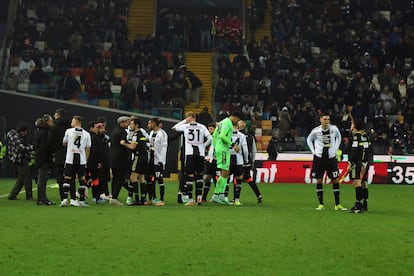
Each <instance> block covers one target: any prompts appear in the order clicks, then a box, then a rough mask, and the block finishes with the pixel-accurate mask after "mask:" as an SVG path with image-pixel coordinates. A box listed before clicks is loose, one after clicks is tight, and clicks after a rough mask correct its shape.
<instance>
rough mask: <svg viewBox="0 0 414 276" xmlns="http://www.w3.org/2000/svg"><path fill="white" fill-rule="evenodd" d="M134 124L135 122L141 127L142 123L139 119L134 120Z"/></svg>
mask: <svg viewBox="0 0 414 276" xmlns="http://www.w3.org/2000/svg"><path fill="white" fill-rule="evenodd" d="M131 121H132V122H134V124H135V125H138V126H141V121H140V120H139V119H138V118H135V119H132V120H131Z"/></svg>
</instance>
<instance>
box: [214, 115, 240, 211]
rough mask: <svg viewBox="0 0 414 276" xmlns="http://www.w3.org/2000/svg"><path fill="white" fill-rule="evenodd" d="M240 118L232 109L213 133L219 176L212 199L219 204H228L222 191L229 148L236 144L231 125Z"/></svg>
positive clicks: (236, 146)
mask: <svg viewBox="0 0 414 276" xmlns="http://www.w3.org/2000/svg"><path fill="white" fill-rule="evenodd" d="M240 118H241V113H240V112H239V111H234V112H233V113H232V114H231V115H230V117H227V118H225V119H223V120H221V121H220V123H219V124H218V126H217V128H216V130H215V131H214V134H213V146H214V156H215V158H216V160H217V169H219V170H220V176H219V178H218V180H217V185H216V188H215V189H214V195H213V197H212V200H213V201H214V202H216V203H219V204H229V202H228V200H226V198H225V196H224V193H225V190H226V185H227V178H228V177H229V174H230V171H229V168H230V149H231V148H233V147H235V148H236V149H237V148H238V145H233V144H232V142H231V137H232V136H233V125H235V124H237V122H238V121H239V120H240Z"/></svg>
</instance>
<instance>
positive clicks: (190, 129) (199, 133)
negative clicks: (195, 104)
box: [172, 112, 212, 206]
mask: <svg viewBox="0 0 414 276" xmlns="http://www.w3.org/2000/svg"><path fill="white" fill-rule="evenodd" d="M195 117H196V115H195V113H194V112H187V114H186V118H185V119H184V120H182V121H181V122H178V123H177V124H175V125H174V126H173V127H172V129H173V130H175V131H179V132H183V133H184V143H185V146H184V148H185V157H184V158H185V174H186V188H187V193H186V195H187V196H188V197H189V201H188V202H187V203H186V204H185V205H187V206H193V205H194V204H195V203H194V200H193V181H195V182H196V198H197V203H198V204H201V203H202V193H203V183H204V182H203V167H204V156H205V151H206V147H207V146H208V145H210V144H211V140H212V137H211V134H210V133H209V131H208V129H207V128H206V127H205V126H204V125H203V124H200V123H198V122H196V118H195Z"/></svg>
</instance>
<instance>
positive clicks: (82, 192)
mask: <svg viewBox="0 0 414 276" xmlns="http://www.w3.org/2000/svg"><path fill="white" fill-rule="evenodd" d="M86 189H88V187H87V186H86V180H80V181H79V189H78V193H79V200H80V201H85V192H86Z"/></svg>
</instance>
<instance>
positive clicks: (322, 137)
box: [307, 113, 347, 211]
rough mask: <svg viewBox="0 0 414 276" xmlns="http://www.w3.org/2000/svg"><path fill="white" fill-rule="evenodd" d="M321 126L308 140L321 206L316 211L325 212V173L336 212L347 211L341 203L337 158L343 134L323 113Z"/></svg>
mask: <svg viewBox="0 0 414 276" xmlns="http://www.w3.org/2000/svg"><path fill="white" fill-rule="evenodd" d="M319 121H320V123H321V124H320V125H319V126H317V127H315V128H314V129H312V131H311V133H310V134H309V136H308V138H307V144H308V146H309V148H310V150H311V151H312V154H313V164H312V178H316V194H317V196H318V200H319V205H318V207H317V208H316V210H319V211H320V210H324V209H325V206H324V202H323V185H322V179H323V175H324V174H325V172H327V174H328V177H329V178H330V179H331V182H332V188H333V193H334V197H335V210H341V211H345V210H347V209H346V208H345V207H343V206H342V205H341V203H340V198H339V182H338V176H339V169H338V161H337V158H336V154H337V151H338V149H339V145H340V144H341V139H342V138H341V133H340V132H339V129H338V127H336V126H335V125H331V124H330V116H329V115H328V114H326V113H322V114H321V116H320V118H319Z"/></svg>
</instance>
